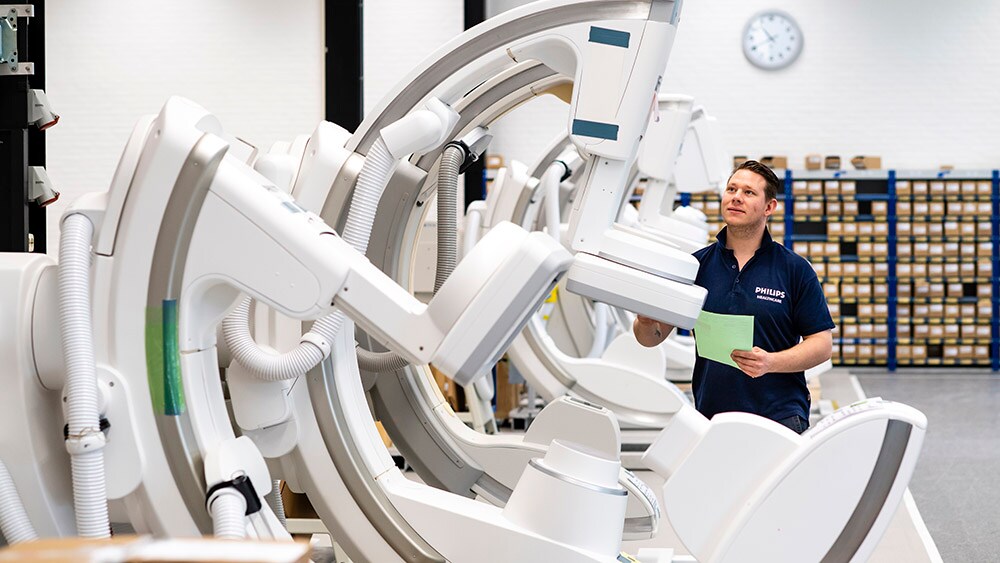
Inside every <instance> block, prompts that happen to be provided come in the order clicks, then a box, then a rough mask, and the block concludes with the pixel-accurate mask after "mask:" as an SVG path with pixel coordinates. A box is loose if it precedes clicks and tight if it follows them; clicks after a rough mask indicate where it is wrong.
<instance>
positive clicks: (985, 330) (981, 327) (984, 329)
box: [974, 324, 993, 338]
mask: <svg viewBox="0 0 1000 563" xmlns="http://www.w3.org/2000/svg"><path fill="white" fill-rule="evenodd" d="M974 326H975V327H976V338H990V335H992V334H993V329H992V328H991V327H990V325H987V324H978V325H974Z"/></svg>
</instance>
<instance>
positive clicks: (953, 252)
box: [944, 242, 958, 256]
mask: <svg viewBox="0 0 1000 563" xmlns="http://www.w3.org/2000/svg"><path fill="white" fill-rule="evenodd" d="M944 255H945V256H958V243H957V242H946V243H944Z"/></svg>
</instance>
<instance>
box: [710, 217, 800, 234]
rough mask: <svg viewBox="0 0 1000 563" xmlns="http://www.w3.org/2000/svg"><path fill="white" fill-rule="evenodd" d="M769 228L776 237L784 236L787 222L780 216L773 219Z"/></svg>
mask: <svg viewBox="0 0 1000 563" xmlns="http://www.w3.org/2000/svg"><path fill="white" fill-rule="evenodd" d="M767 229H768V230H769V231H771V235H773V236H775V237H778V236H782V235H784V234H785V223H784V222H783V221H782V220H781V218H780V217H779V218H777V219H775V220H774V221H772V222H771V224H770V225H769V226H768V227H767ZM716 232H718V231H716Z"/></svg>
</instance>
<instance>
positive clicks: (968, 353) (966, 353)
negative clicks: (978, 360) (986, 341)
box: [958, 344, 975, 360]
mask: <svg viewBox="0 0 1000 563" xmlns="http://www.w3.org/2000/svg"><path fill="white" fill-rule="evenodd" d="M958 357H959V358H962V359H963V360H970V359H972V358H974V357H975V353H974V352H973V346H972V344H959V345H958Z"/></svg>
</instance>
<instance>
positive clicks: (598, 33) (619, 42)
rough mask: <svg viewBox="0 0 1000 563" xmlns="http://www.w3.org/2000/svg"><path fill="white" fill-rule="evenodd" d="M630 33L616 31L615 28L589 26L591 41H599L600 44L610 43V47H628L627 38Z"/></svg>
mask: <svg viewBox="0 0 1000 563" xmlns="http://www.w3.org/2000/svg"><path fill="white" fill-rule="evenodd" d="M630 36H631V34H630V33H629V32H627V31H618V30H617V29H608V28H606V27H597V26H593V25H592V26H590V37H589V38H588V39H590V42H591V43H600V44H602V45H611V46H612V47H622V48H625V49H628V40H629V37H630Z"/></svg>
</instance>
